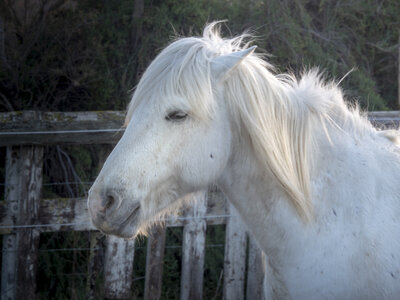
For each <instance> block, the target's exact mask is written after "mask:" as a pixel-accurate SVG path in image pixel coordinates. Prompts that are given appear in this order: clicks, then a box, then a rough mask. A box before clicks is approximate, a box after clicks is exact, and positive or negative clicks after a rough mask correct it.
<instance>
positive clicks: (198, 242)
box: [180, 191, 207, 300]
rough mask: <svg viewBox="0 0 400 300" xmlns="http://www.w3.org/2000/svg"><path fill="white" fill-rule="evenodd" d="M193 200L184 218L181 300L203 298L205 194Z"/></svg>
mask: <svg viewBox="0 0 400 300" xmlns="http://www.w3.org/2000/svg"><path fill="white" fill-rule="evenodd" d="M192 197H194V200H193V205H192V207H191V209H190V210H189V211H188V213H187V214H186V216H188V217H194V219H189V220H187V221H186V222H185V225H184V227H183V243H182V273H181V295H180V296H181V297H180V298H181V300H191V299H193V300H196V299H198V300H201V299H202V298H203V273H204V255H205V242H206V224H207V223H206V220H205V219H202V217H204V216H205V215H206V212H207V192H206V191H202V192H198V193H195V194H193V196H192Z"/></svg>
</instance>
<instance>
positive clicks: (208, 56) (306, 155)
mask: <svg viewBox="0 0 400 300" xmlns="http://www.w3.org/2000/svg"><path fill="white" fill-rule="evenodd" d="M248 38H249V35H248V34H243V35H240V36H238V37H235V38H231V39H224V38H222V37H221V35H220V30H219V26H218V22H214V23H211V24H209V25H207V26H206V27H205V29H204V32H203V36H202V37H189V38H180V39H177V40H176V41H174V42H173V43H171V44H170V45H169V46H168V47H166V48H165V49H164V50H163V51H162V52H161V53H160V54H159V55H158V56H157V57H156V58H155V60H154V61H153V62H152V63H151V64H150V66H149V67H148V69H147V70H146V71H145V73H144V74H143V77H142V79H141V81H140V82H139V84H138V86H137V88H136V90H135V93H134V95H133V98H132V101H131V102H130V104H129V106H128V111H127V116H126V124H127V123H129V121H130V119H131V116H132V113H133V111H134V110H135V108H136V107H137V105H139V103H141V101H147V100H149V99H153V98H154V99H157V101H163V100H164V101H168V100H167V99H171V98H172V97H180V98H181V99H183V101H185V102H186V103H184V104H185V105H186V106H187V107H188V109H189V113H191V114H193V115H194V116H195V117H198V118H200V119H205V120H206V119H209V118H210V117H211V116H212V112H213V109H214V107H215V105H216V103H215V101H214V95H213V90H212V82H211V81H212V77H211V73H210V72H211V71H210V70H211V67H210V62H211V60H212V59H213V58H214V57H216V56H219V55H224V54H229V53H233V52H235V51H240V50H242V49H245V48H247V46H248V44H246V43H245V41H247V40H248ZM271 68H272V67H271V66H270V65H269V64H268V63H267V62H265V61H264V60H263V59H262V58H261V56H260V55H257V54H254V53H253V54H250V55H249V56H248V57H246V59H244V60H243V61H242V63H241V64H240V65H239V66H238V68H236V70H235V71H234V72H232V74H230V76H229V77H228V78H227V79H226V80H225V83H224V84H225V89H224V92H225V95H224V98H225V100H226V101H227V103H228V107H229V109H230V110H231V115H232V116H233V117H234V118H235V119H236V121H237V123H242V124H240V126H241V127H243V128H244V129H246V131H247V132H248V134H249V136H250V138H251V140H252V144H253V147H254V150H255V153H256V154H257V156H258V159H259V160H260V162H262V163H263V164H264V165H265V167H266V168H268V169H269V170H270V171H271V172H272V174H273V175H274V176H275V178H276V179H277V181H278V182H279V183H280V185H281V186H282V187H283V189H284V190H285V191H286V193H287V195H288V196H289V199H290V200H291V201H292V203H293V204H294V206H295V207H296V209H297V211H298V212H299V214H300V215H301V216H303V217H304V218H305V219H309V218H310V217H311V214H312V207H311V199H310V169H311V159H310V157H312V155H313V153H314V152H315V151H316V149H315V143H313V140H312V139H313V134H312V128H311V126H312V120H313V119H314V120H315V119H318V120H319V121H320V122H321V124H322V125H323V127H324V128H325V122H330V123H332V124H335V126H338V127H340V128H345V127H349V128H351V130H355V131H362V130H364V129H365V128H367V129H368V130H369V128H370V125H368V123H367V122H365V120H364V119H363V118H362V117H360V114H359V113H358V112H357V111H354V112H351V111H350V110H349V109H348V108H347V106H346V104H345V103H344V101H343V96H342V93H341V90H340V89H339V88H338V87H337V85H335V84H334V83H331V84H324V83H323V81H322V80H321V75H320V73H319V72H318V71H316V70H311V71H309V72H307V73H305V74H304V76H303V77H302V79H300V80H296V79H295V78H294V77H292V76H289V75H274V74H273V73H272V72H271V71H270V70H271Z"/></svg>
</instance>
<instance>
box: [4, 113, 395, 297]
mask: <svg viewBox="0 0 400 300" xmlns="http://www.w3.org/2000/svg"><path fill="white" fill-rule="evenodd" d="M370 118H371V119H372V120H373V122H375V124H377V125H379V126H382V125H385V126H393V125H395V126H398V125H399V121H400V112H375V113H371V114H370ZM122 120H123V113H122V112H74V113H57V112H47V113H46V112H33V111H25V112H12V113H1V114H0V147H7V151H6V153H7V154H6V170H5V201H4V202H3V203H0V233H1V234H2V235H3V253H2V255H3V258H2V270H1V299H35V298H36V295H35V291H36V275H37V268H38V252H39V251H38V249H39V237H40V234H41V233H42V232H56V231H90V230H95V228H94V227H93V226H92V224H91V223H90V221H89V216H88V211H87V206H86V199H84V198H74V199H41V189H42V168H43V146H44V145H65V144H79V145H82V144H115V143H116V142H117V141H118V140H119V138H120V137H121V135H122V132H123V130H122V129H121V124H122ZM193 197H195V198H197V199H196V201H195V204H194V206H193V207H190V208H188V209H186V210H184V211H182V212H181V214H179V215H178V216H173V217H170V218H169V219H168V220H167V221H166V225H167V226H183V244H182V270H181V289H180V297H181V299H202V290H203V264H204V255H205V234H206V227H207V226H209V225H215V224H226V240H225V257H224V282H223V293H224V298H225V299H244V298H247V299H262V281H263V269H262V253H261V251H260V250H259V249H258V247H257V245H256V243H255V242H254V241H253V239H252V238H251V237H249V238H248V235H247V233H246V230H245V229H244V225H243V224H242V222H241V220H240V218H239V217H238V216H237V215H236V212H235V211H234V209H233V207H231V206H229V205H228V204H227V202H226V201H225V199H224V197H223V196H222V195H221V193H220V192H218V191H214V190H213V191H208V192H199V193H196V194H194V195H193ZM97 242H98V240H97V235H96V234H94V235H93V238H92V241H91V246H92V247H93V248H95V247H96V243H97ZM247 243H249V244H248V245H247ZM134 244H135V241H134V240H130V241H126V240H123V239H119V238H115V237H112V236H108V237H107V238H106V242H105V254H104V257H103V259H104V261H103V262H104V272H103V273H104V287H105V289H104V298H108V299H127V298H129V297H130V292H131V285H132V272H133V260H134ZM164 247H165V228H156V229H155V230H154V232H152V234H151V236H150V238H149V240H148V246H147V256H146V257H147V258H146V277H145V292H144V293H145V296H144V298H145V299H159V298H160V293H161V279H162V277H161V276H162V267H163V256H164ZM246 249H249V250H248V251H249V252H248V254H247V255H246ZM90 257H91V260H90V263H89V268H91V269H96V268H98V265H99V260H100V259H101V258H102V257H99V255H98V254H96V253H95V251H93V252H91V256H90ZM246 260H247V262H246ZM246 266H247V267H246ZM246 269H247V273H246ZM93 274H96V272H93ZM89 276H90V274H89ZM94 281H95V278H90V280H89V281H88V285H89V291H88V295H87V297H88V298H91V297H93V296H92V294H91V290H90V288H91V287H93V286H94V284H93V282H94ZM245 285H246V287H245ZM245 291H246V295H245Z"/></svg>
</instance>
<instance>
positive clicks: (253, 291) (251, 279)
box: [246, 234, 265, 300]
mask: <svg viewBox="0 0 400 300" xmlns="http://www.w3.org/2000/svg"><path fill="white" fill-rule="evenodd" d="M262 255H263V252H262V251H261V250H260V248H259V247H258V245H257V242H256V241H255V240H254V238H253V237H252V236H251V235H250V234H249V258H248V265H247V287H246V299H260V300H262V299H265V297H264V289H263V282H264V266H263V258H262Z"/></svg>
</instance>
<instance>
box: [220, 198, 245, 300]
mask: <svg viewBox="0 0 400 300" xmlns="http://www.w3.org/2000/svg"><path fill="white" fill-rule="evenodd" d="M228 211H229V212H230V214H231V215H232V216H231V217H230V218H228V219H227V221H226V240H225V258H224V299H229V300H234V299H243V298H244V281H245V269H246V245H247V235H246V228H245V225H244V224H243V221H242V220H241V219H240V217H239V215H238V214H237V212H236V210H235V208H234V207H233V206H232V205H231V204H229V209H228Z"/></svg>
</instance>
